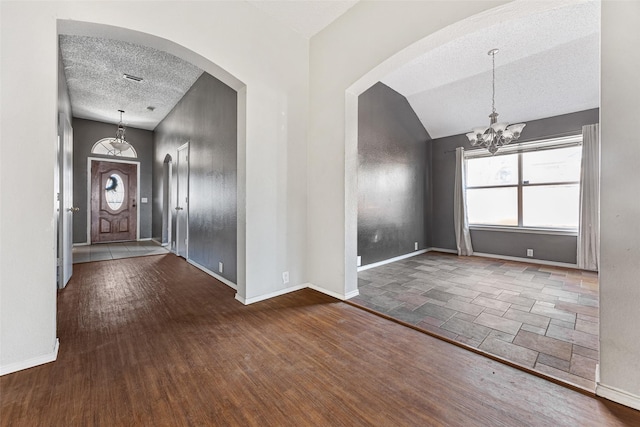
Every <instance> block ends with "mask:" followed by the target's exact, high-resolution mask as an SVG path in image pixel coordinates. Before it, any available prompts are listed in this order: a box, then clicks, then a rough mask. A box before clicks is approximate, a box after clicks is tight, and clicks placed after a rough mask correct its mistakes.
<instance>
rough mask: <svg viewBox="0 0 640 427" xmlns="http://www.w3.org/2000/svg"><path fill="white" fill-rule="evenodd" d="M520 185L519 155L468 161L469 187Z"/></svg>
mask: <svg viewBox="0 0 640 427" xmlns="http://www.w3.org/2000/svg"><path fill="white" fill-rule="evenodd" d="M516 184H518V155H517V154H508V155H506V156H493V157H481V158H479V159H468V160H467V187H485V186H490V185H516Z"/></svg>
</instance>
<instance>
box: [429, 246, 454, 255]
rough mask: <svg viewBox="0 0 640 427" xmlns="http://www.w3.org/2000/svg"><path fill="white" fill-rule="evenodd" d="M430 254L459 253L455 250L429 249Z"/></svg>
mask: <svg viewBox="0 0 640 427" xmlns="http://www.w3.org/2000/svg"><path fill="white" fill-rule="evenodd" d="M427 251H428V252H444V253H445V254H456V255H457V254H458V251H456V250H455V249H445V248H433V247H431V248H427Z"/></svg>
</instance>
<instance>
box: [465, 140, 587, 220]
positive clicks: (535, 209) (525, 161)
mask: <svg viewBox="0 0 640 427" xmlns="http://www.w3.org/2000/svg"><path fill="white" fill-rule="evenodd" d="M581 142H582V136H580V135H579V136H574V137H568V138H559V139H554V140H547V141H537V142H533V143H526V144H516V145H514V146H506V147H503V148H501V151H499V152H498V154H496V155H495V156H487V155H486V154H485V153H486V151H485V150H473V151H468V152H467V153H465V154H466V157H467V158H466V171H467V177H466V184H467V212H468V217H469V224H470V225H472V226H474V225H476V226H502V227H517V228H536V229H561V230H577V228H578V215H579V213H578V211H579V210H578V207H579V197H580V162H581V156H582V148H581V146H580V144H581Z"/></svg>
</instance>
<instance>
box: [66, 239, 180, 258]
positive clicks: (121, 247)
mask: <svg viewBox="0 0 640 427" xmlns="http://www.w3.org/2000/svg"><path fill="white" fill-rule="evenodd" d="M167 253H169V250H168V249H167V248H165V247H164V246H160V245H159V244H158V243H156V242H154V241H152V240H142V241H133V242H118V243H98V244H95V245H86V246H74V247H73V263H74V264H78V263H81V262H91V261H106V260H110V259H120V258H133V257H138V256H146V255H161V254H167Z"/></svg>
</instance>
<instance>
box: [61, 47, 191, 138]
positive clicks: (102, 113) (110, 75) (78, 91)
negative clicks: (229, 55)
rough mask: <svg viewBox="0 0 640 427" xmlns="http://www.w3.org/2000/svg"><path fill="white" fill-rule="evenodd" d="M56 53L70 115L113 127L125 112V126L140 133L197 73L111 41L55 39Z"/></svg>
mask: <svg viewBox="0 0 640 427" xmlns="http://www.w3.org/2000/svg"><path fill="white" fill-rule="evenodd" d="M60 52H61V55H62V63H63V65H64V72H65V76H66V78H67V85H68V87H69V95H70V97H71V105H72V109H73V116H74V117H78V118H82V119H90V120H97V121H101V122H106V123H117V122H118V121H119V118H120V116H119V113H118V110H125V114H124V116H123V122H124V123H125V125H126V126H131V127H136V128H140V129H148V130H152V129H154V128H155V127H156V126H157V124H158V123H159V122H160V121H161V120H162V119H164V118H165V116H166V115H167V114H168V113H169V112H170V111H171V109H172V108H173V107H174V106H175V105H176V104H177V102H178V101H179V100H180V99H181V98H182V97H183V96H184V94H185V93H186V92H187V90H189V88H190V87H191V85H193V83H194V82H195V81H196V80H197V79H198V77H200V75H201V74H202V70H200V69H199V68H197V67H195V66H194V65H192V64H190V63H188V62H185V61H183V60H181V59H179V58H177V57H175V56H173V55H170V54H168V53H166V52H162V51H159V50H155V49H152V48H148V47H143V46H139V45H135V44H131V43H126V42H122V41H117V40H110V39H101V38H94V37H84V36H71V35H61V36H60ZM124 74H130V75H133V76H137V77H142V78H143V80H142V81H141V82H134V81H131V80H127V79H125V78H123V75H124ZM149 106H152V107H155V109H154V110H153V111H149V110H148V109H147V107H149ZM114 132H115V128H114Z"/></svg>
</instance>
